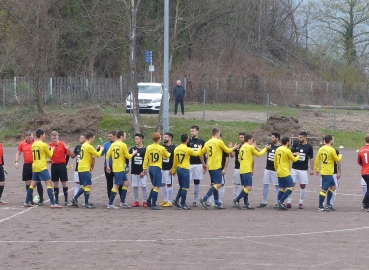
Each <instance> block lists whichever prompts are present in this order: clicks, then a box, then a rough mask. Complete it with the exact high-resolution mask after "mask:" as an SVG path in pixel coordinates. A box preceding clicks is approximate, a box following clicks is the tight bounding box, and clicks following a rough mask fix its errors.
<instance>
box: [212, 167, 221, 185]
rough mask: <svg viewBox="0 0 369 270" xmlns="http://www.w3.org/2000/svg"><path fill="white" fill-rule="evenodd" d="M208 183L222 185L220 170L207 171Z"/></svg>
mask: <svg viewBox="0 0 369 270" xmlns="http://www.w3.org/2000/svg"><path fill="white" fill-rule="evenodd" d="M209 174H210V182H211V183H214V184H222V182H223V178H222V169H217V170H209Z"/></svg>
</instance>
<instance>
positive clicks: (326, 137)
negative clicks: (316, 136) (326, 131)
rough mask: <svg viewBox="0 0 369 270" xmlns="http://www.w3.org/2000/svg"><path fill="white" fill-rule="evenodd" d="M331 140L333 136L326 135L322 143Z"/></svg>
mask: <svg viewBox="0 0 369 270" xmlns="http://www.w3.org/2000/svg"><path fill="white" fill-rule="evenodd" d="M331 140H333V136H332V135H326V136H325V137H324V142H325V143H329V142H330V141H331Z"/></svg>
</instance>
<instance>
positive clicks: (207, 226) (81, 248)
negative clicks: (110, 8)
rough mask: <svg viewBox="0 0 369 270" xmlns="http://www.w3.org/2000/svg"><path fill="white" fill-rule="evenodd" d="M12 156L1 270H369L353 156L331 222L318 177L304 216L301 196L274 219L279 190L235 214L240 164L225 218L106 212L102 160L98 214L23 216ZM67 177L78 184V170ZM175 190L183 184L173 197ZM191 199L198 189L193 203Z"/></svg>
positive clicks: (0, 224) (74, 211)
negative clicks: (323, 205) (75, 178)
mask: <svg viewBox="0 0 369 270" xmlns="http://www.w3.org/2000/svg"><path fill="white" fill-rule="evenodd" d="M4 150H5V158H6V159H5V161H6V163H5V164H6V166H5V167H6V170H7V172H8V174H7V175H6V186H5V190H4V193H3V198H4V199H6V200H7V201H8V205H1V206H0V228H1V230H0V239H1V240H0V246H1V253H0V261H1V266H0V268H1V269H25V268H27V269H47V268H50V267H53V268H59V267H60V268H61V269H77V268H78V269H116V268H118V267H119V268H124V269H186V270H187V269H204V268H207V269H237V268H245V269H322V268H327V267H328V268H329V269H367V266H368V263H367V254H366V252H365V250H366V249H367V237H366V236H367V234H368V230H369V226H368V221H367V220H368V213H364V212H362V211H361V210H360V208H359V205H360V202H361V199H362V195H361V186H360V171H359V167H358V165H357V164H356V155H357V153H356V152H355V150H352V151H351V150H343V151H342V153H343V164H342V178H341V180H340V186H339V187H338V195H337V200H336V203H335V207H336V208H337V211H335V212H330V213H321V212H317V203H318V195H319V178H318V177H317V176H310V177H309V185H308V187H307V194H306V198H305V201H304V206H305V208H304V209H303V210H299V209H297V204H298V199H299V188H296V191H295V193H294V195H293V205H292V209H291V210H288V211H277V210H274V209H273V208H272V206H273V205H274V203H275V192H274V188H272V187H270V188H269V197H268V203H269V205H268V207H267V208H266V209H256V210H254V211H251V210H238V209H235V208H233V207H232V199H233V194H232V193H233V187H232V183H231V176H232V174H233V165H234V160H233V159H231V161H230V163H229V164H230V165H229V167H228V169H227V174H226V179H227V182H226V194H225V201H224V204H225V206H226V208H227V209H226V210H213V209H210V210H205V209H203V208H202V207H197V208H193V209H192V210H191V211H183V210H182V211H181V210H178V209H175V208H169V209H164V210H163V211H152V210H149V209H144V208H143V207H140V208H135V209H130V210H116V211H114V210H113V211H112V210H107V209H106V208H105V204H106V203H107V195H106V183H105V178H104V176H103V159H102V158H100V159H97V163H96V166H95V171H94V172H93V177H94V184H93V187H92V190H91V202H93V203H94V204H95V205H97V208H96V209H92V210H90V209H83V208H64V209H54V210H53V209H51V208H50V207H49V203H46V205H45V206H42V207H36V208H31V209H29V208H27V209H25V208H23V207H22V205H23V202H24V198H25V186H24V184H23V183H22V182H21V180H20V179H21V170H16V169H15V168H14V167H13V162H12V160H13V159H12V157H13V156H14V155H15V151H16V149H15V148H14V147H13V148H5V149H4ZM265 161H266V157H265V156H263V157H261V158H257V159H256V160H255V172H254V176H253V182H254V184H253V186H254V187H253V190H252V191H251V192H250V203H251V205H254V206H256V205H258V204H259V203H260V202H261V198H262V189H261V188H262V177H263V171H264V168H265ZM72 162H74V161H72ZM20 165H22V164H20ZM68 173H69V177H70V178H69V179H71V180H72V179H73V178H72V175H73V170H72V169H69V170H68ZM128 177H129V178H130V175H128ZM209 183H210V181H209V175H208V173H206V174H205V179H204V180H203V181H202V182H201V190H200V194H202V195H203V194H204V193H205V192H206V191H207V189H208V187H209ZM73 185H74V184H73V181H70V182H69V185H68V186H69V188H70V194H72V193H73V192H74V191H73ZM148 187H151V186H150V184H149V185H148ZM177 190H178V186H177V179H175V181H174V192H175V193H176V191H177ZM132 193H133V191H132V190H131V189H129V193H128V199H127V201H128V202H129V203H132V202H133V194H132ZM140 195H141V192H140ZM159 196H160V197H161V192H160V193H159ZM192 197H193V196H192V185H191V188H190V190H189V196H188V202H191V200H192ZM117 200H118V199H116V203H117ZM60 201H62V198H60Z"/></svg>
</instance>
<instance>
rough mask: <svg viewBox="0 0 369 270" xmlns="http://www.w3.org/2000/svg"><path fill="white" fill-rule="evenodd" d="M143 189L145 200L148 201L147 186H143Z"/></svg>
mask: <svg viewBox="0 0 369 270" xmlns="http://www.w3.org/2000/svg"><path fill="white" fill-rule="evenodd" d="M141 189H142V198H143V201H144V202H146V201H147V188H146V187H141Z"/></svg>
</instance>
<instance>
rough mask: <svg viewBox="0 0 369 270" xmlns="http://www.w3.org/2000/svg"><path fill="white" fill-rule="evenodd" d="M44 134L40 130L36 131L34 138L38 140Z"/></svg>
mask: <svg viewBox="0 0 369 270" xmlns="http://www.w3.org/2000/svg"><path fill="white" fill-rule="evenodd" d="M44 134H45V131H44V130H43V129H41V128H38V129H36V138H40V137H41V136H42V135H44Z"/></svg>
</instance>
